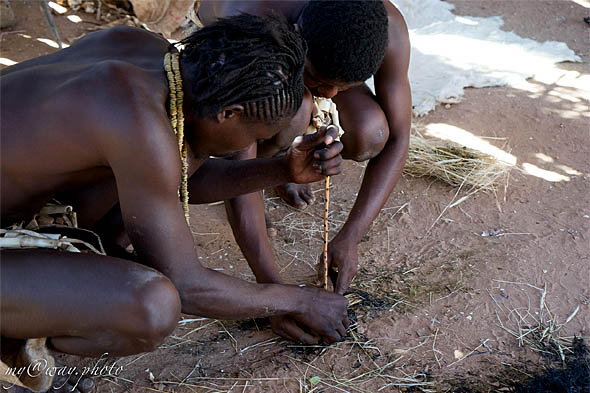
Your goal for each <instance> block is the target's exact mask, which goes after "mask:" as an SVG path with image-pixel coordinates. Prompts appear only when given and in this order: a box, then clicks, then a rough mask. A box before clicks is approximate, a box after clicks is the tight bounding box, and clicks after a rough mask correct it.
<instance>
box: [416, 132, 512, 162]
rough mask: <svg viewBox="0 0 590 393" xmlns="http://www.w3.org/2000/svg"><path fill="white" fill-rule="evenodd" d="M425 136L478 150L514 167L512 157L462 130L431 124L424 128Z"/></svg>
mask: <svg viewBox="0 0 590 393" xmlns="http://www.w3.org/2000/svg"><path fill="white" fill-rule="evenodd" d="M426 134H427V135H429V136H432V137H435V138H439V139H444V140H448V141H451V142H455V143H458V144H460V145H463V146H466V147H469V148H471V149H475V150H479V151H481V152H482V153H485V154H489V155H490V156H492V157H495V158H497V159H498V160H500V161H502V162H504V163H506V164H509V165H516V161H517V159H516V157H515V156H514V155H512V154H510V153H507V152H505V151H504V150H502V149H500V148H497V147H496V146H494V145H492V144H491V143H489V142H488V141H485V140H483V139H482V138H480V137H478V136H476V135H473V134H472V133H471V132H469V131H466V130H464V129H462V128H459V127H455V126H452V125H450V124H444V123H432V124H428V125H427V126H426Z"/></svg>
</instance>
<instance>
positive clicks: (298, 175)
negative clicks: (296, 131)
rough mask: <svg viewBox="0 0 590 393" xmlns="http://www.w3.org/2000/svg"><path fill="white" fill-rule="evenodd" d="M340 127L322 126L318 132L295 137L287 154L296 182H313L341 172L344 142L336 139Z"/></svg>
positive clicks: (292, 178)
mask: <svg viewBox="0 0 590 393" xmlns="http://www.w3.org/2000/svg"><path fill="white" fill-rule="evenodd" d="M337 136H338V127H335V126H328V127H321V128H320V130H319V131H318V132H316V133H315V134H311V135H304V136H299V137H297V138H295V140H294V141H293V144H292V145H291V147H290V148H289V150H288V151H287V154H286V155H285V161H286V164H287V167H288V170H289V174H290V176H291V181H292V182H294V183H299V184H302V183H313V182H316V181H319V180H322V179H323V178H324V177H325V176H333V175H337V174H339V173H340V170H341V168H340V165H341V164H342V156H340V152H341V151H342V143H340V142H338V141H336V137H337Z"/></svg>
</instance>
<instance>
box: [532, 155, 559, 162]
mask: <svg viewBox="0 0 590 393" xmlns="http://www.w3.org/2000/svg"><path fill="white" fill-rule="evenodd" d="M535 157H537V158H538V159H539V160H541V161H543V162H553V161H555V160H554V159H553V158H552V157H549V156H548V155H546V154H543V153H537V154H535Z"/></svg>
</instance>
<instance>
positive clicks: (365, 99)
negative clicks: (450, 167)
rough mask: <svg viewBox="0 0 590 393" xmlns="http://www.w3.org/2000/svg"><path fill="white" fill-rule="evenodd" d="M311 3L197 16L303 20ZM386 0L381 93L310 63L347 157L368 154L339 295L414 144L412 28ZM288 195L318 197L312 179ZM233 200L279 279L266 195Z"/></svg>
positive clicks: (266, 277) (226, 1) (242, 230)
mask: <svg viewBox="0 0 590 393" xmlns="http://www.w3.org/2000/svg"><path fill="white" fill-rule="evenodd" d="M306 4H307V2H306V1H282V0H281V1H235V0H231V1H230V0H215V1H212V0H203V1H202V2H201V5H200V8H199V11H198V15H199V18H200V19H201V21H202V22H203V23H204V24H205V25H207V24H208V23H211V22H213V21H214V20H215V19H216V18H219V17H223V16H229V15H235V14H237V13H240V12H247V13H250V14H254V15H265V14H267V13H268V12H270V11H271V10H274V11H276V12H279V13H281V14H283V15H284V16H285V17H286V18H287V19H288V20H289V22H290V23H293V24H297V22H298V19H299V17H300V15H301V12H302V10H303V8H304V7H305V5H306ZM384 4H385V8H386V10H387V15H388V21H389V28H388V38H389V43H388V47H387V50H386V54H385V58H384V59H383V62H382V64H381V66H380V68H379V70H378V71H377V73H376V74H375V75H374V82H375V93H376V94H373V93H372V92H371V91H370V89H369V88H368V87H367V86H366V85H365V84H364V83H362V82H360V81H359V83H352V84H351V83H341V82H339V81H335V80H331V79H329V78H326V77H325V76H323V75H320V74H319V73H318V72H317V71H316V70H315V69H314V67H313V65H312V64H311V63H310V62H309V61H307V62H306V65H305V85H306V87H307V88H309V89H310V90H311V92H312V93H313V94H314V95H317V96H322V97H326V98H332V99H333V101H334V102H335V103H336V104H337V106H338V111H339V114H340V123H341V124H342V128H343V129H344V130H345V133H344V135H343V136H342V143H343V144H344V149H343V151H342V156H343V157H344V158H345V159H351V160H355V161H365V160H369V161H368V164H367V168H366V171H365V175H364V178H363V182H362V185H361V188H360V190H359V193H358V197H357V199H356V202H355V204H354V206H353V208H352V210H351V212H350V214H349V216H348V219H347V221H346V223H345V224H344V225H343V226H342V228H341V230H340V232H339V233H338V234H337V235H336V236H335V237H334V238H333V239H332V240H331V241H330V243H329V246H328V264H329V268H330V276H331V277H332V278H333V281H334V288H335V292H336V293H338V294H343V293H344V292H345V291H346V290H347V289H348V287H349V285H350V282H351V280H352V279H353V277H354V276H355V274H356V273H357V271H358V248H357V245H358V243H359V242H360V240H361V239H362V237H363V236H364V235H365V234H366V233H367V232H368V230H369V227H370V226H371V223H372V222H373V220H374V219H375V218H376V217H377V215H378V214H379V211H380V210H381V208H382V207H383V206H384V204H385V202H386V201H387V199H388V198H389V195H390V194H391V192H392V190H393V187H394V186H395V184H396V183H397V181H398V180H399V178H400V177H401V173H402V169H403V165H404V162H405V160H406V157H407V151H408V145H409V135H410V124H411V93H410V84H409V81H408V76H407V75H408V66H409V59H410V43H409V39H408V30H407V27H406V24H405V22H404V19H403V17H402V15H401V14H400V12H399V11H398V10H397V9H396V8H395V7H394V6H393V5H392V4H391V3H390V2H389V1H384ZM299 132H302V130H299ZM293 136H294V135H286V134H284V133H281V134H279V135H278V136H277V137H275V138H274V140H271V141H268V142H267V143H264V144H260V143H259V144H258V146H253V147H251V148H250V149H249V150H248V152H247V153H242V154H241V155H240V156H239V157H238V158H240V159H245V158H253V157H256V156H269V155H272V154H275V153H276V152H278V151H280V150H281V149H285V148H286V147H288V140H289V138H292V137H293ZM285 141H287V142H285ZM270 142H275V143H274V146H270V145H271V144H272V143H270ZM282 195H283V196H284V199H285V200H286V201H287V202H288V203H290V204H292V205H294V206H296V207H305V206H307V204H309V203H311V202H312V201H313V197H312V194H311V192H310V188H309V186H308V185H295V184H292V183H291V184H288V185H287V186H286V187H285V188H284V190H283V192H282ZM228 205H229V208H228V216H229V218H230V222H231V224H232V227H233V230H234V235H235V237H236V240H237V242H238V244H239V245H240V247H241V249H242V251H243V252H244V255H245V256H246V258H247V260H248V262H249V263H250V266H251V267H252V269H253V271H254V273H255V274H256V277H257V280H258V281H259V282H275V283H280V282H281V277H280V275H279V273H278V269H277V267H276V263H275V261H274V256H273V253H272V248H271V247H270V244H269V242H268V241H265V236H264V234H265V233H266V226H265V224H264V220H263V219H262V218H261V217H262V216H263V203H262V200H261V197H260V195H259V194H250V195H246V196H241V197H239V198H236V199H234V200H232V201H230V202H229V203H228ZM254 228H255V229H254ZM320 258H321V256H320ZM287 324H289V322H288V321H285V320H284V319H283V320H282V321H280V322H276V323H275V331H276V332H278V333H279V334H281V333H280V330H281V329H282V328H283V327H284V326H286V325H287ZM289 329H290V330H292V329H293V327H289Z"/></svg>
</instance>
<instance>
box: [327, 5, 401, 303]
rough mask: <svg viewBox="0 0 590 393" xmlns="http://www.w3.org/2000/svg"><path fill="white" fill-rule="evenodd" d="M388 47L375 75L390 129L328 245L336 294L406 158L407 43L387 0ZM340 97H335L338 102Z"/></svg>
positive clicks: (398, 16) (351, 270) (343, 287)
mask: <svg viewBox="0 0 590 393" xmlns="http://www.w3.org/2000/svg"><path fill="white" fill-rule="evenodd" d="M385 3H386V4H385V5H386V8H387V10H388V16H389V44H388V48H387V52H386V55H385V58H384V59H383V63H382V65H381V67H380V68H379V70H378V71H377V73H376V74H375V93H376V97H377V104H378V105H379V107H380V110H381V111H382V112H383V114H384V115H385V118H386V119H387V123H388V126H389V138H388V140H387V142H386V144H385V147H384V148H383V150H382V151H381V152H380V153H379V154H378V155H377V156H375V157H374V158H372V159H371V160H370V161H369V163H368V165H367V168H366V170H365V175H364V178H363V182H362V185H361V188H360V190H359V193H358V197H357V199H356V202H355V204H354V206H353V208H352V210H351V212H350V214H349V216H348V219H347V221H346V223H345V224H344V225H343V227H342V229H341V230H340V232H339V233H338V234H337V235H336V237H335V238H334V240H333V241H332V242H331V243H330V250H329V258H330V266H332V267H338V276H337V280H336V284H335V290H336V292H337V293H340V294H342V293H344V291H345V290H346V289H348V286H349V284H350V281H351V280H352V278H353V277H354V275H355V274H356V272H357V269H358V262H357V258H358V255H357V244H358V243H359V241H360V240H361V239H362V237H363V236H364V235H365V234H366V233H367V231H368V230H369V227H370V225H371V223H372V222H373V220H374V219H375V218H376V217H377V215H378V214H379V211H380V210H381V208H382V207H383V205H384V204H385V202H387V199H388V198H389V195H390V194H391V191H392V190H393V187H394V186H395V184H396V183H397V181H398V180H399V178H400V176H401V174H402V170H403V166H404V163H405V160H406V157H407V153H408V146H409V135H410V126H411V119H412V102H411V92H410V84H409V81H408V76H407V74H408V66H409V60H410V42H409V38H408V31H407V27H406V24H405V22H404V20H403V17H402V16H401V14H400V13H399V11H398V10H397V9H395V7H394V6H393V5H392V4H390V3H389V2H388V1H386V2H385ZM339 96H340V95H338V96H336V97H335V101H336V102H337V103H338V99H339Z"/></svg>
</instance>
